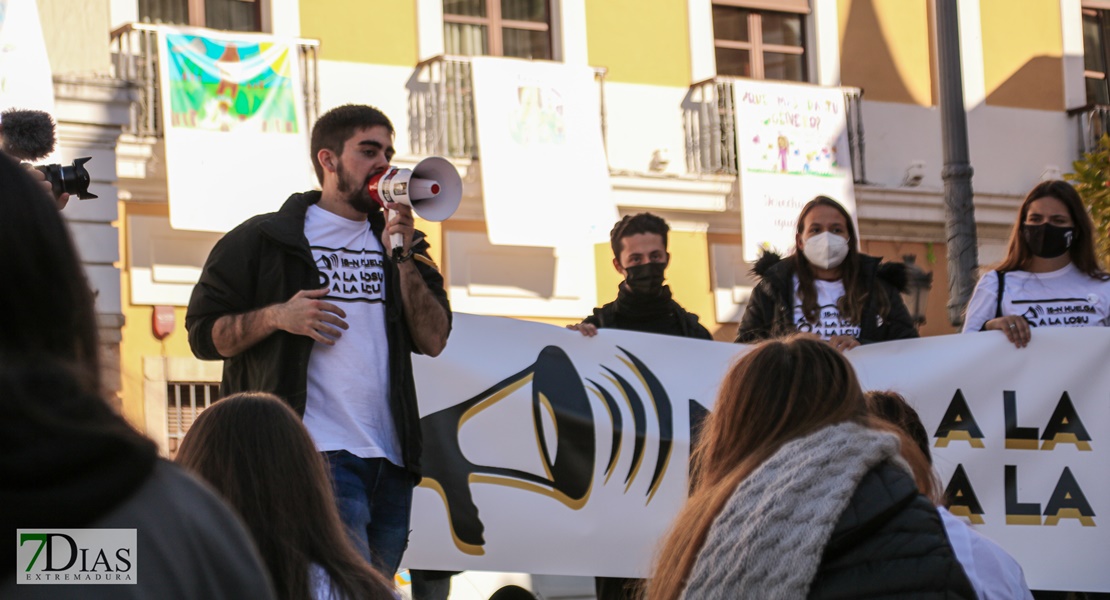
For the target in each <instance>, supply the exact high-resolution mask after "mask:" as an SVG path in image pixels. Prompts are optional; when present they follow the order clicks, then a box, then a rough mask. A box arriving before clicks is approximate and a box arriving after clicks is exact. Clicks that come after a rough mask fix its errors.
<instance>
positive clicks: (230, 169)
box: [158, 28, 314, 232]
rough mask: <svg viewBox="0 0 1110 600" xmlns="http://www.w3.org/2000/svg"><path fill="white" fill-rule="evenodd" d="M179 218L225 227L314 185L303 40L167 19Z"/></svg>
mask: <svg viewBox="0 0 1110 600" xmlns="http://www.w3.org/2000/svg"><path fill="white" fill-rule="evenodd" d="M159 33H160V35H159V36H158V39H159V52H160V54H159V67H160V70H161V74H160V75H161V78H160V81H159V87H160V91H161V96H160V98H161V100H162V123H163V130H164V132H165V142H166V180H167V188H168V190H169V204H170V224H171V225H172V226H173V228H174V229H191V230H199V231H217V232H223V231H227V230H229V229H231V228H232V227H234V226H236V225H238V224H239V223H241V222H242V221H244V220H246V219H247V218H249V217H251V216H254V215H256V214H259V213H263V212H269V211H273V210H276V209H277V208H278V207H280V206H281V203H282V202H283V201H284V200H285V198H287V197H288V196H289V194H291V193H293V192H298V191H304V190H306V189H310V188H311V187H313V185H314V178H313V177H312V173H311V163H310V162H309V150H308V132H307V127H308V126H307V124H306V122H305V110H304V95H303V92H302V89H303V87H302V85H301V73H300V66H299V55H298V47H297V45H296V43H295V42H292V41H289V40H281V39H278V38H274V37H272V36H265V35H252V34H242V33H235V34H223V33H220V32H215V31H208V30H197V29H184V28H182V29H178V28H160V30H159Z"/></svg>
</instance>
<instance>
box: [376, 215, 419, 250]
mask: <svg viewBox="0 0 1110 600" xmlns="http://www.w3.org/2000/svg"><path fill="white" fill-rule="evenodd" d="M385 207H386V208H387V209H389V211H390V212H387V213H386V222H385V229H384V230H383V231H382V247H384V248H385V253H386V255H390V254H392V253H393V241H392V240H391V239H390V238H391V237H392V235H393V234H394V233H399V234H401V239H402V240H403V246H402V249H401V250H402V252H408V249H409V248H410V247H412V236H413V232H414V231H415V224H414V223H413V219H412V207H411V206H409V205H407V204H401V203H399V202H387V203H386V204H385Z"/></svg>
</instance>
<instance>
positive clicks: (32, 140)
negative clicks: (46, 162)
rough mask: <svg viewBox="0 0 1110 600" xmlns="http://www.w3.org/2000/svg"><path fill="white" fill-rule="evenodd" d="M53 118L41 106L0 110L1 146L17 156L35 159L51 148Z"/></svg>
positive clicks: (45, 153) (53, 141) (7, 152)
mask: <svg viewBox="0 0 1110 600" xmlns="http://www.w3.org/2000/svg"><path fill="white" fill-rule="evenodd" d="M54 143H55V137H54V119H51V118H50V115H49V114H48V113H45V112H43V111H41V110H17V109H14V108H13V109H10V110H6V111H4V112H3V113H0V148H3V150H4V152H5V153H6V154H8V155H9V156H11V157H12V158H15V159H16V160H25V161H28V162H35V161H36V160H41V159H43V158H45V157H46V156H48V155H49V154H50V153H51V152H53V151H54Z"/></svg>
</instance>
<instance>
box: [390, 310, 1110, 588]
mask: <svg viewBox="0 0 1110 600" xmlns="http://www.w3.org/2000/svg"><path fill="white" fill-rule="evenodd" d="M751 348H752V346H747V345H737V344H728V343H723V342H713V341H703V340H693V339H682V338H673V337H668V338H666V342H665V343H660V338H659V337H657V336H656V335H652V334H646V333H639V332H632V331H620V330H616V329H603V330H601V331H600V332H599V334H598V335H597V337H594V338H584V337H582V336H581V335H578V334H577V332H573V331H567V330H566V329H563V328H561V327H556V326H552V325H545V324H540V323H532V322H526V321H518V320H513V319H505V318H497V317H481V316H476V315H467V314H456V315H455V320H454V326H453V330H452V333H451V343H449V344H448V345H447V348H446V350H445V351H444V352H443V353H442V354H441V355H440V356H438V357H436V358H434V359H433V358H428V357H425V356H417V357H415V358H414V360H413V365H414V367H415V369H416V382H417V393H418V394H419V397H420V414H421V416H420V423H421V429H422V431H423V432H424V450H423V459H422V461H421V465H422V469H423V480H422V481H421V482H420V486H419V487H418V488H417V489H416V490H415V492H414V495H413V511H412V527H413V531H412V533H411V534H410V537H409V547H408V550H407V551H406V552H405V557H404V562H405V566H407V567H410V568H425V569H438V570H463V569H474V570H482V571H513V572H523V573H545V574H557V575H608V576H636V577H639V576H644V575H647V574H648V573H649V568H650V565H651V561H652V558H653V556H654V554H655V552H656V550H657V549H658V542H659V539H660V537H661V536H662V535H663V534H664V533H665V532H666V531H667V530H668V528H669V527H670V525H671V523H672V522H673V520H674V517H675V515H676V514H677V512H678V510H679V509H680V508H681V507H682V505H683V503H684V502H685V500H686V490H687V477H688V472H687V468H688V464H689V448H690V437H691V431H692V429H693V428H695V427H696V423H697V422H699V419H700V417H702V416H704V415H705V414H706V411H712V410H713V407H714V404H715V402H716V401H717V397H716V396H717V387H718V385H719V382H720V381H721V380H722V379H723V378H724V376H725V374H726V373H727V371H728V369H729V367H730V365H731V364H732V363H733V361H735V360H736V359H737V358H739V357H740V356H741V355H743V354H744V353H745V352H748V351H750V350H751ZM1077 348H1082V349H1083V352H1076V351H1075V349H1077ZM1107 352H1110V331H1107V330H1106V329H1103V328H1098V327H1091V328H1078V329H1076V328H1048V329H1044V328H1042V329H1040V330H1038V331H1037V332H1036V334H1035V335H1034V337H1033V341H1032V342H1031V343H1030V345H1029V346H1028V347H1027V348H1021V349H1018V348H1014V347H1013V345H1012V344H1010V343H1009V342H1008V341H1007V340H1006V339H1005V336H1002V335H999V334H998V333H996V332H981V333H975V334H960V335H948V336H937V337H930V338H923V339H916V340H904V341H899V342H888V343H884V344H874V345H869V346H862V347H860V348H856V349H855V350H852V351H851V352H849V353H847V354H846V355H845V356H846V357H847V358H848V359H849V361H850V362H851V363H852V365H853V367H854V369H855V371H856V373H857V375H858V376H859V380H860V384H861V386H862V387H863V388H864V389H867V390H894V391H896V392H898V393H900V394H902V395H903V396H905V398H906V399H907V400H908V401H909V402H910V403H911V404H912V405H914V406H915V408H916V409H917V411H918V413H919V415H920V418H921V420H922V422H923V424H924V429H925V433H926V434H927V441H926V442H925V443H927V444H928V446H929V450H930V453H931V455H932V457H933V464H934V465H935V468H936V470H937V474H938V475H939V481H938V484H939V486H940V491H946V493H947V495H948V497H949V499H950V500H949V510H950V512H951V513H952V514H953V515H956V516H957V518H959V519H962V520H963V521H964V522H965V523H966V524H967V525H969V526H971V527H972V528H973V529H974V530H976V531H978V532H979V533H981V534H983V535H985V536H987V537H989V538H990V539H992V540H993V541H995V542H997V543H998V544H999V545H1001V546H1002V547H1003V548H1005V549H1006V551H1007V552H1009V553H1010V554H1011V555H1013V556H1014V558H1015V559H1016V560H1017V561H1018V562H1019V563H1020V564H1021V566H1022V567H1023V568H1024V570H1025V576H1026V579H1027V580H1028V582H1029V584H1031V585H1032V586H1033V587H1034V589H1071V590H1083V591H1110V570H1107V569H1106V568H1105V566H1106V557H1107V556H1110V528H1108V527H1107V523H1106V522H1105V520H1106V519H1107V514H1108V513H1110V478H1107V477H1106V468H1105V465H1106V461H1107V459H1108V458H1110V446H1108V445H1107V444H1106V438H1107V436H1110V403H1108V402H1106V396H1107V389H1108V388H1110V370H1107V369H1105V368H1104V367H1103V364H1104V363H1105V357H1106V353H1107ZM692 425H693V427H692ZM966 535H967V534H966V533H965V534H964V535H963V536H961V538H960V539H963V540H967V538H966ZM965 543H966V542H965Z"/></svg>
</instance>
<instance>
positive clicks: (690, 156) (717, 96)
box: [682, 77, 867, 183]
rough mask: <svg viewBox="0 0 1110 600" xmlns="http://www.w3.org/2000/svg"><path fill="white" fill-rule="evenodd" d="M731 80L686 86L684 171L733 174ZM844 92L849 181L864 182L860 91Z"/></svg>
mask: <svg viewBox="0 0 1110 600" xmlns="http://www.w3.org/2000/svg"><path fill="white" fill-rule="evenodd" d="M733 81H734V80H733V79H732V78H729V77H716V78H713V79H709V80H706V81H702V82H700V83H695V84H694V85H691V86H690V91H689V92H688V93H687V95H686V100H685V101H684V102H683V107H682V112H683V121H684V124H685V129H686V168H687V170H688V171H689V172H690V173H697V174H703V175H736V174H737V173H738V172H739V171H738V157H737V153H736V124H735V115H736V113H735V111H734V99H733V89H734V88H733V85H732V83H733ZM841 89H842V90H843V91H844V115H845V117H846V120H847V126H848V147H849V151H850V153H851V157H852V180H853V181H855V182H856V183H866V181H867V174H866V171H865V169H864V153H863V114H862V100H863V91H862V90H860V89H859V88H841Z"/></svg>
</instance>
